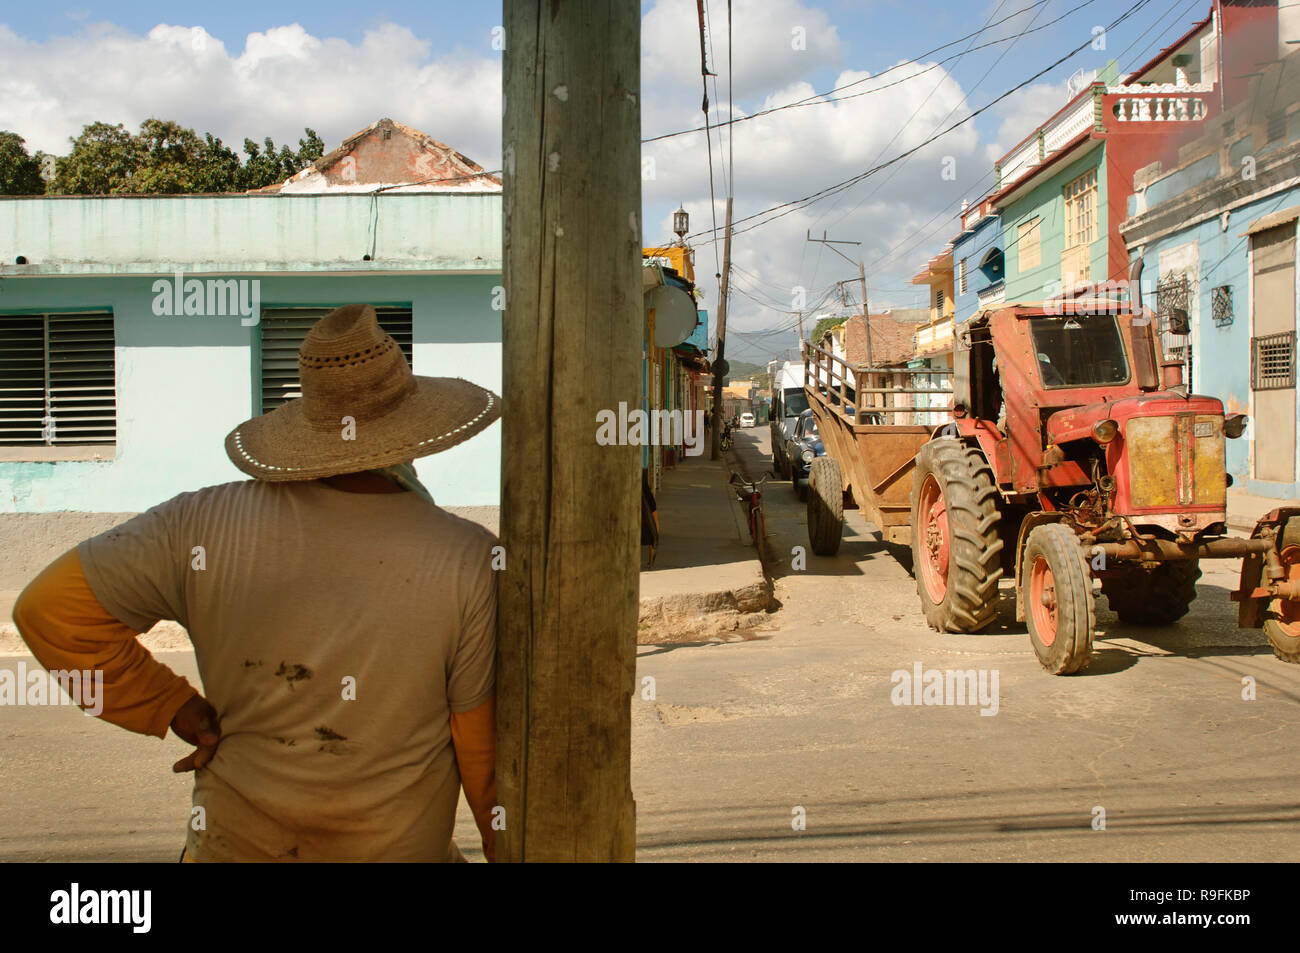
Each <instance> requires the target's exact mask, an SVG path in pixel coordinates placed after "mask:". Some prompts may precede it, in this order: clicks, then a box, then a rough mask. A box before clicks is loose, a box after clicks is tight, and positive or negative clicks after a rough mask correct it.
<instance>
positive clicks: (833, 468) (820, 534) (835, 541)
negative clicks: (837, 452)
mask: <svg viewBox="0 0 1300 953" xmlns="http://www.w3.org/2000/svg"><path fill="white" fill-rule="evenodd" d="M843 532H844V484H842V483H841V482H840V465H839V464H838V463H836V462H835V460H834V459H832V458H831V457H818V458H817V459H816V460H814V461H813V464H812V467H810V468H809V470H808V542H809V544H810V545H811V546H812V551H813V552H814V553H816V554H817V555H818V556H834V555H835V554H836V553H837V552H839V551H840V536H841V535H842V534H843Z"/></svg>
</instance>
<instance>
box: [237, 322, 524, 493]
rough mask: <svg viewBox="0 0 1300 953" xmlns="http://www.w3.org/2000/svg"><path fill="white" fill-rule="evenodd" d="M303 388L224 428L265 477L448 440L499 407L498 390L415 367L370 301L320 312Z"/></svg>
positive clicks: (317, 472) (363, 466)
mask: <svg viewBox="0 0 1300 953" xmlns="http://www.w3.org/2000/svg"><path fill="white" fill-rule="evenodd" d="M298 369H299V374H300V378H301V381H302V396H301V397H298V398H295V399H294V400H290V401H288V402H287V403H285V404H284V405H282V406H280V407H277V408H276V409H275V410H272V411H269V412H268V413H265V414H262V415H261V416H260V417H254V418H253V419H252V420H246V421H244V423H242V424H240V425H239V426H238V427H236V428H235V429H234V430H232V431H231V432H230V433H229V434H228V435H227V436H226V453H227V454H229V455H230V459H231V460H232V461H233V462H234V464H235V466H237V467H239V469H241V470H243V471H244V472H245V473H247V474H249V475H250V476H254V477H256V478H257V479H259V480H270V481H275V482H284V481H289V480H315V479H319V478H321V477H328V476H336V475H338V474H341V473H357V472H360V471H362V470H371V469H376V468H378V467H386V466H391V465H393V464H397V463H402V462H404V461H407V460H411V459H413V458H415V457H423V456H427V455H428V454H431V453H438V452H440V451H442V450H447V449H449V448H451V447H454V446H456V444H458V443H462V442H464V441H466V440H468V439H469V438H470V437H472V436H474V435H475V434H477V433H479V432H480V431H482V430H483V429H484V428H486V427H487V426H488V425H489V424H491V423H492V421H494V420H496V419H497V418H498V417H500V416H501V398H499V397H498V396H497V395H496V394H494V393H492V392H491V391H490V390H486V389H484V388H482V387H479V386H478V385H477V384H471V383H470V382H469V381H466V380H461V379H459V378H453V377H416V376H415V375H414V374H413V373H411V367H410V365H409V364H407V363H406V358H405V357H403V356H402V352H401V349H400V348H399V347H398V346H397V342H396V341H394V340H393V339H392V338H391V337H390V336H389V335H388V334H387V333H385V331H384V330H383V328H381V327H380V326H379V320H378V318H376V316H375V309H374V308H372V307H371V306H370V305H365V304H350V305H347V306H346V307H343V308H339V309H338V310H336V311H332V312H330V313H329V314H327V315H325V317H323V318H321V319H320V320H319V321H317V322H316V324H315V325H314V326H313V327H312V329H311V330H310V331H308V332H307V338H306V340H304V341H303V344H302V347H301V348H300V349H299V352H298Z"/></svg>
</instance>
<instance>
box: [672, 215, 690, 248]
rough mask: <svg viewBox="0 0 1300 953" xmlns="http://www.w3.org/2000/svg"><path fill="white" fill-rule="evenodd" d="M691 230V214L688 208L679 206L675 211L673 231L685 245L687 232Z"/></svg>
mask: <svg viewBox="0 0 1300 953" xmlns="http://www.w3.org/2000/svg"><path fill="white" fill-rule="evenodd" d="M690 230H691V216H690V215H689V214H688V213H687V211H686V209H685V208H683V207H679V208H678V209H677V211H675V212H673V231H674V232H675V233H676V234H677V240H678V241H679V242H681V243H682V244H683V245H685V244H686V233H687V232H689V231H690Z"/></svg>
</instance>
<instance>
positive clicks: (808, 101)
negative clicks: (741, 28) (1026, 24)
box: [641, 0, 1094, 143]
mask: <svg viewBox="0 0 1300 953" xmlns="http://www.w3.org/2000/svg"><path fill="white" fill-rule="evenodd" d="M1048 2H1050V0H1036V2H1035V3H1031V4H1030V5H1029V6H1027V7H1022V8H1021V9H1019V10H1016V11H1015V12H1014V13H1009V14H1007V15H1006V16H1005V17H1003V18H1002V19H1001V20H998V21H997V22H996V23H990V24H988V25H987V26H985V27H983V28H982V29H979V30H976V31H975V32H974V33H968V34H966V36H962V37H958V38H957V39H955V40H951V41H950V42H948V43H944V44H943V45H942V46H936V47H935V48H934V49H932V50H927V51H926V52H924V53H921V54H920V55H919V56H913V57H909V58H907V59H905V60H903V61H902V62H900V63H897V64H895V65H894V66H891V67H889V68H888V69H885V70H882V71H881V72H879V73H876V74H874V75H871V76H865V77H863V78H862V79H855V80H853V81H852V82H850V83H845V84H844V85H843V86H836V87H835V88H834V89H829V90H827V91H826V92H824V93H813V94H812V95H811V96H806V97H804V98H803V99H800V100H797V101H795V102H793V103H786V104H784V105H781V106H773V107H771V108H769V109H763V110H759V111H758V112H756V113H752V114H750V115H748V116H742V117H740V118H738V119H736V118H733V119H732V120H730V121H729V122H728V123H726V125H729V126H730V125H736V124H738V123H742V122H748V121H749V120H751V119H757V118H759V117H760V116H767V115H770V114H771V113H774V112H780V111H782V110H784V109H794V108H797V107H799V106H816V105H820V104H823V103H826V102H839V101H841V100H844V99H852V98H854V97H856V96H861V95H865V94H866V93H854V94H853V95H852V96H842V97H838V98H836V99H834V100H830V99H827V98H826V97H829V96H832V95H834V94H835V93H838V92H841V91H843V90H846V89H851V88H852V87H854V86H858V85H861V84H862V83H866V82H869V81H870V80H873V79H879V78H880V77H882V76H885V75H887V74H889V73H892V72H894V71H895V70H899V69H902V68H904V67H905V66H907V65H909V64H911V63H915V62H918V61H920V60H923V59H925V58H926V57H929V56H933V55H934V54H935V53H938V52H940V51H942V50H946V49H947V48H948V47H950V46H956V45H957V44H958V43H961V42H963V41H965V40H968V39H971V38H972V37H976V36H979V34H981V33H983V32H986V31H987V30H990V29H992V28H993V27H995V26H1000V25H1001V24H1003V23H1005V22H1007V21H1008V20H1010V19H1013V18H1014V17H1017V16H1019V15H1020V14H1022V13H1025V12H1027V11H1029V10H1032V9H1034V8H1035V7H1039V6H1042V5H1043V4H1045V3H1048ZM1088 2H1089V3H1091V2H1094V0H1088ZM1082 6H1087V3H1083V4H1080V7H1082ZM1074 9H1075V10H1077V9H1079V7H1075V8H1074ZM1073 12H1074V11H1073V10H1071V11H1068V12H1067V13H1066V16H1068V15H1069V13H1073ZM1053 22H1056V21H1053ZM1051 25H1052V24H1051V23H1045V24H1043V26H1041V27H1039V28H1037V30H1034V31H1032V32H1037V31H1038V30H1042V29H1046V28H1047V27H1049V26H1051ZM1010 39H1011V37H1003V38H1001V39H998V40H992V41H990V42H989V43H985V44H982V45H980V46H976V47H972V48H970V49H968V50H965V51H963V53H966V52H971V51H972V50H981V49H985V48H987V47H989V46H995V45H997V44H998V43H1005V42H1007V41H1008V40H1010ZM958 55H963V54H958ZM951 59H953V57H947V58H945V59H943V60H940V61H939V62H938V63H935V64H933V65H932V66H929V67H927V68H926V69H925V70H923V71H922V72H924V73H928V72H930V71H931V70H933V69H937V68H938V67H939V66H942V65H943V64H944V63H946V62H948V61H949V60H951ZM919 75H922V74H921V73H917V74H913V75H911V76H908V77H906V78H904V79H901V80H897V81H896V82H892V83H888V84H886V85H885V86H881V87H878V88H875V89H871V90H867V91H866V92H867V93H874V92H880V91H882V90H885V89H889V88H890V87H891V86H896V85H898V83H905V82H907V81H908V80H910V79H915V78H916V77H917V76H919ZM700 131H701V130H700V128H699V127H698V126H697V127H695V128H693V129H681V130H678V131H677V132H666V133H662V134H660V135H657V136H650V137H648V138H645V139H642V140H641V141H642V142H643V143H646V142H659V141H660V140H663V139H673V138H676V137H677V136H686V135H690V134H691V133H695V132H700Z"/></svg>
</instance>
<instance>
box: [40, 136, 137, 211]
mask: <svg viewBox="0 0 1300 953" xmlns="http://www.w3.org/2000/svg"><path fill="white" fill-rule="evenodd" d="M140 158H141V149H140V143H139V141H138V140H137V139H136V137H135V136H133V135H132V134H131V133H129V132H127V130H126V128H125V127H124V126H123V125H122V124H121V123H118V124H116V125H109V124H108V123H106V122H92V123H90V124H89V125H87V126H84V127H82V130H81V135H79V136H77V138H75V139H73V140H72V151H71V152H70V153H69V154H68V155H66V156H62V157H61V158H60V159H59V160H58V169H57V172H56V173H55V176H54V188H53V191H54V192H56V193H57V194H60V195H120V194H122V193H125V192H130V191H131V190H130V188H128V183H129V182H130V180H131V176H132V174H133V173H134V172H135V170H136V168H137V167H138V166H139V164H140Z"/></svg>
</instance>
